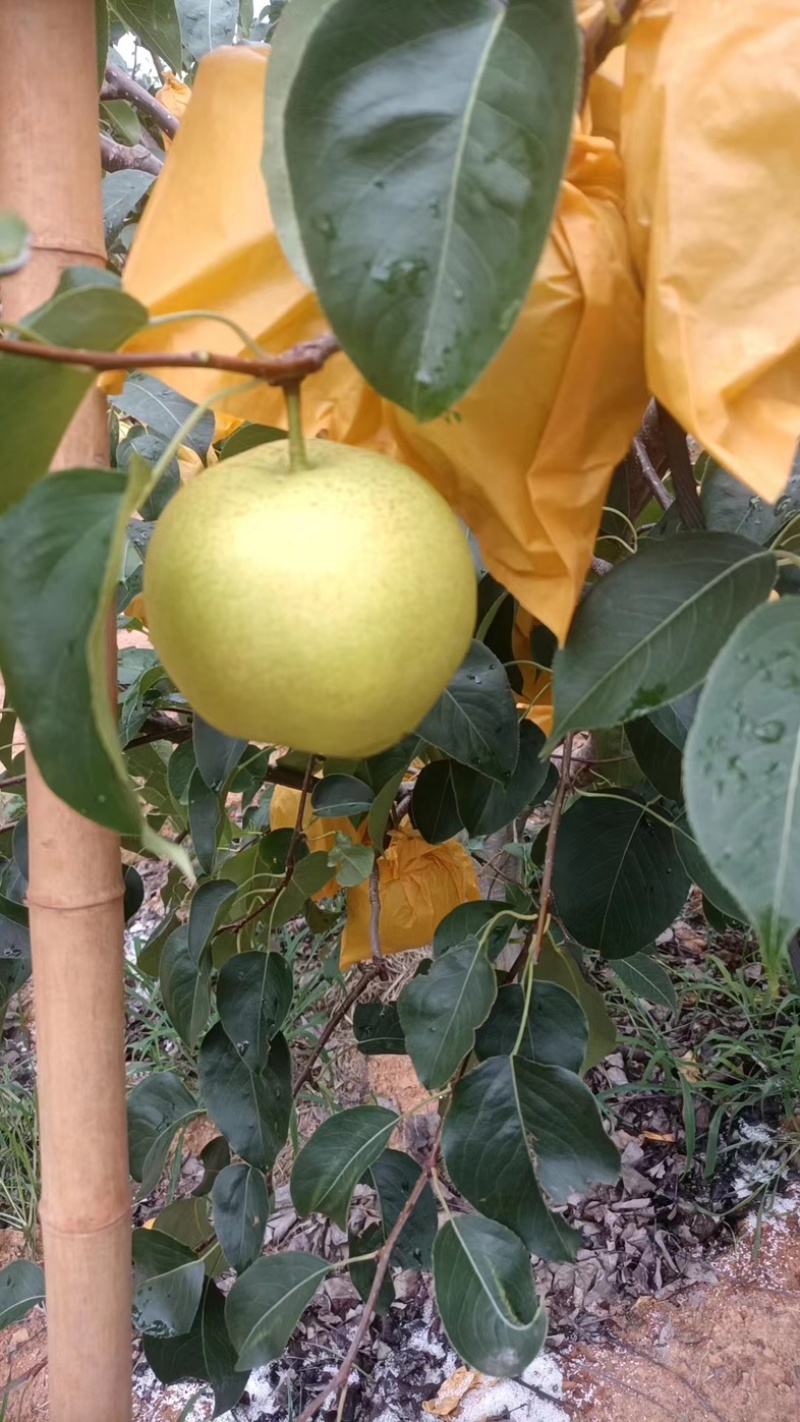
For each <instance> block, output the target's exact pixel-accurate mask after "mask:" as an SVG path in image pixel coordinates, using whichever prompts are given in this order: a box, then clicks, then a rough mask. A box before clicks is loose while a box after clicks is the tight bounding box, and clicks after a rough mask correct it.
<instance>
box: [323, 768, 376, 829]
mask: <svg viewBox="0 0 800 1422" xmlns="http://www.w3.org/2000/svg"><path fill="white" fill-rule="evenodd" d="M374 798H375V795H374V792H373V791H372V790H371V789H370V787H369V785H365V784H364V782H363V780H357V779H356V777H355V776H354V775H326V776H325V778H324V779H323V780H318V781H317V783H316V785H315V786H314V789H313V790H312V792H311V804H312V807H313V810H314V814H315V815H319V816H320V818H324V819H329V820H335V819H349V817H350V816H351V815H364V814H366V813H367V811H368V810H369V807H370V805H371V804H372V801H373V800H374Z"/></svg>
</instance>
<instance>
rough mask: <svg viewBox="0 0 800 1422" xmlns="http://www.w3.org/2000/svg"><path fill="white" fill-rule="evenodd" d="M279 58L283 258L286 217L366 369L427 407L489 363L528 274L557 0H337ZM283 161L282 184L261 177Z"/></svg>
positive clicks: (572, 33) (560, 122)
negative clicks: (285, 74)
mask: <svg viewBox="0 0 800 1422" xmlns="http://www.w3.org/2000/svg"><path fill="white" fill-rule="evenodd" d="M318 10H319V7H318ZM290 13H291V11H290ZM291 38H292V40H293V43H294V44H296V43H297V34H296V33H295V34H294V35H293V36H292V37H291ZM281 53H283V51H282V50H281V51H279V54H281ZM443 56H446V60H445V59H444V58H443ZM284 62H286V63H288V65H289V67H290V70H291V78H290V83H289V85H288V86H286V87H287V88H288V97H287V95H286V90H285V88H281V89H279V96H278V101H277V103H278V110H277V114H276V115H275V117H276V118H277V124H275V123H273V122H272V119H273V114H272V112H271V109H270V106H268V109H267V131H268V132H271V133H273V134H275V133H280V132H282V140H283V141H282V144H281V142H280V141H279V142H277V143H276V145H275V153H274V156H272V158H271V161H270V162H269V164H268V171H269V181H270V197H271V203H272V206H273V211H274V212H275V218H276V223H277V227H278V231H279V233H281V234H283V233H284V231H285V232H286V241H287V244H288V248H289V250H290V252H291V253H292V254H293V255H294V254H295V253H296V252H297V248H298V241H297V234H298V227H299V233H300V242H299V248H300V252H301V253H305V257H306V259H307V261H308V264H309V267H310V270H311V272H312V274H313V277H314V285H315V286H316V289H317V291H318V292H319V296H320V300H321V302H322V305H323V307H324V308H325V311H326V313H327V315H328V317H329V319H330V320H331V322H332V324H333V326H334V327H335V329H336V332H337V334H338V335H339V337H340V339H341V340H342V343H343V345H344V347H345V349H346V350H347V352H348V354H349V355H350V356H351V357H352V359H353V360H354V361H355V363H356V364H357V365H358V367H359V369H360V370H361V371H362V372H363V373H364V374H365V375H366V377H367V379H368V381H369V382H370V384H371V385H373V386H374V387H375V388H376V389H377V390H379V391H380V392H381V393H382V394H383V395H385V396H387V397H388V398H389V399H391V400H393V401H394V402H395V403H397V404H399V405H401V406H403V407H404V408H406V409H408V410H410V411H412V413H413V414H415V415H416V416H417V418H419V419H423V420H424V419H431V418H432V417H433V416H435V415H439V414H441V413H443V411H445V410H446V409H448V408H449V407H450V406H452V405H453V404H454V403H455V401H456V400H458V399H459V398H460V397H461V396H462V395H463V394H464V393H465V392H466V391H467V390H468V389H469V388H470V386H471V385H472V384H473V383H474V382H475V380H476V379H477V378H478V376H479V375H480V374H481V372H482V371H483V370H484V369H485V367H486V366H487V365H488V364H489V362H490V360H491V359H492V357H493V356H494V355H495V353H496V352H497V350H498V348H499V347H500V345H501V344H502V342H503V339H504V338H505V336H506V335H507V334H508V332H509V330H510V329H511V327H512V325H513V323H514V320H515V318H516V316H517V313H518V312H519V310H520V308H521V306H522V303H523V301H524V298H525V296H526V294H527V291H528V288H529V286H530V283H531V279H532V277H533V273H534V271H535V268H536V264H537V262H538V260H539V256H540V254H541V251H542V248H543V246H544V243H545V240H546V237H547V233H548V230H549V227H550V222H551V219H552V215H553V210H554V207H555V203H556V200H557V197H558V193H559V185H560V181H561V176H562V172H563V169H564V164H565V162H566V158H567V153H568V150H569V143H570V136H571V132H572V115H573V109H574V104H575V93H576V85H577V82H578V70H579V49H578V44H577V32H576V26H575V22H574V17H573V14H572V12H571V11H570V8H569V6H568V5H564V4H562V3H560V0H510V3H509V4H508V5H505V6H499V5H496V4H494V3H491V0H440V3H439V4H437V5H436V6H435V7H431V6H430V4H429V3H427V0H406V3H405V4H403V5H402V6H391V7H387V6H380V7H367V8H366V9H365V8H364V6H363V4H360V3H359V0H339V3H338V4H336V5H332V6H330V7H323V8H322V10H321V12H320V13H319V14H318V18H317V20H316V23H315V24H314V27H313V29H311V30H310V32H308V33H307V36H306V37H305V42H304V44H303V47H302V53H301V55H300V58H299V62H298V61H297V59H296V58H295V57H294V55H292V54H289V55H288V58H286V59H285V60H284ZM280 64H281V60H280V58H278V63H277V64H276V71H277V72H278V74H280ZM375 96H379V97H377V98H376V97H375ZM268 104H269V101H268ZM312 114H313V124H312V119H311V116H312ZM284 162H285V164H286V168H287V170H288V178H289V184H290V187H291V192H290V193H289V192H287V185H286V184H285V183H279V184H278V185H277V186H275V184H274V179H273V174H274V171H275V169H277V170H278V174H280V170H281V167H282V165H283V163H284ZM412 214H413V220H412V216H411V215H412ZM465 297H466V299H465Z"/></svg>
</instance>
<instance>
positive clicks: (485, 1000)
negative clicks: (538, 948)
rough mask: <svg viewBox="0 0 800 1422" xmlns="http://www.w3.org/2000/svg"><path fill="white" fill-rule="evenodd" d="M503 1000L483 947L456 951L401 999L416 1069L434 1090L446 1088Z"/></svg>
mask: <svg viewBox="0 0 800 1422" xmlns="http://www.w3.org/2000/svg"><path fill="white" fill-rule="evenodd" d="M496 996H497V977H496V975H495V971H494V968H493V967H492V965H491V963H489V961H488V959H487V956H486V953H485V951H484V950H482V949H480V948H479V947H478V944H477V943H473V944H471V945H468V946H465V947H463V948H452V949H451V950H450V952H449V953H446V954H445V955H444V957H443V958H437V959H436V961H435V962H434V964H433V966H432V968H431V970H430V972H429V973H426V974H425V975H424V977H418V978H412V980H411V982H410V983H408V984H407V986H406V987H405V988H404V990H403V992H402V994H401V996H400V998H399V1000H398V1004H397V1005H398V1010H399V1013H400V1023H401V1025H402V1028H403V1032H404V1033H405V1039H406V1046H407V1048H408V1054H409V1056H410V1057H411V1060H412V1062H413V1063H414V1069H415V1071H416V1073H417V1076H418V1077H419V1079H420V1081H421V1082H422V1084H423V1086H427V1087H428V1089H429V1091H438V1089H439V1088H440V1087H442V1086H445V1085H446V1084H447V1082H448V1081H449V1080H450V1078H451V1076H452V1075H453V1074H454V1072H456V1071H457V1070H458V1067H459V1066H460V1064H461V1062H462V1061H463V1060H464V1057H465V1056H466V1055H467V1053H468V1052H471V1051H472V1048H473V1046H474V1043H475V1032H476V1030H477V1028H478V1027H480V1025H481V1023H482V1022H485V1021H486V1018H487V1017H488V1016H489V1013H490V1011H491V1008H492V1003H493V1002H494V1000H495V997H496Z"/></svg>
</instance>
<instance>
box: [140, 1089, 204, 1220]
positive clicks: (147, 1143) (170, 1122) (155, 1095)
mask: <svg viewBox="0 0 800 1422" xmlns="http://www.w3.org/2000/svg"><path fill="white" fill-rule="evenodd" d="M200 1114H201V1108H200V1107H199V1106H198V1104H197V1102H196V1101H195V1099H194V1097H192V1096H190V1095H189V1092H188V1091H187V1090H186V1087H185V1086H184V1084H183V1082H182V1081H181V1080H180V1078H179V1077H177V1076H175V1075H174V1073H173V1072H171V1071H165V1072H157V1073H156V1074H155V1075H153V1076H148V1077H145V1079H144V1081H140V1082H139V1083H138V1085H137V1086H134V1088H133V1090H132V1091H130V1092H129V1093H128V1150H129V1153H130V1171H131V1175H132V1176H133V1178H134V1180H140V1181H141V1189H140V1191H139V1196H140V1198H143V1197H144V1196H145V1195H149V1194H150V1192H151V1190H153V1189H154V1187H155V1186H156V1185H157V1183H158V1181H159V1179H160V1177H161V1172H162V1170H163V1169H164V1163H165V1161H166V1159H167V1154H168V1152H169V1148H170V1146H171V1144H172V1141H173V1138H174V1136H175V1133H176V1132H177V1131H178V1130H179V1129H180V1127H181V1126H184V1125H186V1123H187V1122H188V1121H190V1120H191V1119H192V1117H193V1116H199V1115H200Z"/></svg>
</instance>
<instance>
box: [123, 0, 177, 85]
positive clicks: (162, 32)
mask: <svg viewBox="0 0 800 1422" xmlns="http://www.w3.org/2000/svg"><path fill="white" fill-rule="evenodd" d="M111 10H112V11H113V13H114V14H115V15H116V16H117V18H118V19H119V20H121V21H122V23H123V25H125V27H126V29H129V30H131V31H132V32H133V34H135V35H137V36H138V38H139V39H140V40H141V41H142V44H143V45H144V47H145V49H152V50H155V52H156V54H158V55H160V56H161V58H162V59H166V61H167V64H168V65H169V66H170V69H174V70H175V72H176V73H177V74H179V73H180V72H181V69H182V54H181V31H180V25H179V24H178V16H177V14H176V11H175V0H111Z"/></svg>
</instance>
